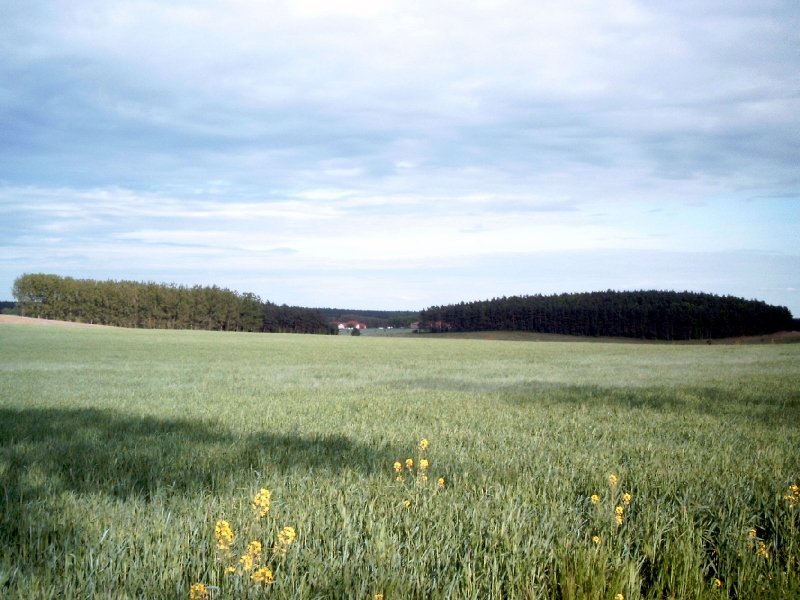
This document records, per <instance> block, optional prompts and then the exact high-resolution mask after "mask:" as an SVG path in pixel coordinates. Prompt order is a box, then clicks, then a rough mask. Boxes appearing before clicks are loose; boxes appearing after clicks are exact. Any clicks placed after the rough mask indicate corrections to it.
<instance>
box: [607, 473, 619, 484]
mask: <svg viewBox="0 0 800 600" xmlns="http://www.w3.org/2000/svg"><path fill="white" fill-rule="evenodd" d="M608 483H609V484H610V485H611V487H616V485H617V484H618V483H619V477H617V476H616V475H614V473H612V474H611V475H609V476H608Z"/></svg>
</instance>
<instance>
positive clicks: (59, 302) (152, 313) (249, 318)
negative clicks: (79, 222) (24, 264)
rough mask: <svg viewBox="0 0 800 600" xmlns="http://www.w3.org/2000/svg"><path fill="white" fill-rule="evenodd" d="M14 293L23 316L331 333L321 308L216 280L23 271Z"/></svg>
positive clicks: (172, 326)
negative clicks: (270, 298)
mask: <svg viewBox="0 0 800 600" xmlns="http://www.w3.org/2000/svg"><path fill="white" fill-rule="evenodd" d="M12 293H13V295H14V298H15V300H16V301H17V310H18V311H19V314H21V315H22V316H27V317H39V318H44V319H58V320H63V321H78V322H82V323H97V324H101V325H116V326H119V327H139V328H147V329H207V330H215V331H258V332H280V333H323V334H334V333H336V329H335V328H333V327H331V325H330V324H329V323H328V321H327V319H326V318H325V317H324V316H323V315H322V314H321V313H320V312H319V311H316V310H313V309H309V308H302V307H297V306H286V305H280V306H279V305H276V304H273V303H271V302H262V301H261V299H260V298H259V297H258V296H256V295H254V294H251V293H243V294H240V293H238V292H234V291H231V290H229V289H225V288H220V287H217V286H210V287H209V286H193V287H185V286H179V285H174V284H160V283H152V282H146V283H143V282H135V281H114V280H108V281H96V280H92V279H74V278H71V277H62V276H59V275H48V274H41V273H35V274H25V275H22V276H20V277H18V278H17V279H16V280H15V281H14V286H13V288H12Z"/></svg>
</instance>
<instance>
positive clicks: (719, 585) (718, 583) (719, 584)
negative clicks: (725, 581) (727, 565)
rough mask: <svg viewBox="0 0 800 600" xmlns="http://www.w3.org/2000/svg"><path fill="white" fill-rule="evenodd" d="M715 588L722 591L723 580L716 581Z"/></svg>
mask: <svg viewBox="0 0 800 600" xmlns="http://www.w3.org/2000/svg"><path fill="white" fill-rule="evenodd" d="M714 587H715V588H717V589H720V588H721V587H722V580H721V579H714Z"/></svg>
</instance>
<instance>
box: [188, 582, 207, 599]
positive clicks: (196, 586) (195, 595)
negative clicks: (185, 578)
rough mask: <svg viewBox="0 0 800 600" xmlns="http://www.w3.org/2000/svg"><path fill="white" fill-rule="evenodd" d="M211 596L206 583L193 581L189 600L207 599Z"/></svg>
mask: <svg viewBox="0 0 800 600" xmlns="http://www.w3.org/2000/svg"><path fill="white" fill-rule="evenodd" d="M206 598H210V594H209V591H208V588H207V587H206V586H205V584H204V583H193V584H192V587H190V588H189V600H206Z"/></svg>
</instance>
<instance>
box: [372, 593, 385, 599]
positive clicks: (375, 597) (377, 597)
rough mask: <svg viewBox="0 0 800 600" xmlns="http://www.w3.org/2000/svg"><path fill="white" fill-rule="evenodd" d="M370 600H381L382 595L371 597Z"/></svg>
mask: <svg viewBox="0 0 800 600" xmlns="http://www.w3.org/2000/svg"><path fill="white" fill-rule="evenodd" d="M372 600H383V594H381V593H377V594H375V595H374V596H373V597H372Z"/></svg>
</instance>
